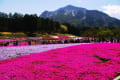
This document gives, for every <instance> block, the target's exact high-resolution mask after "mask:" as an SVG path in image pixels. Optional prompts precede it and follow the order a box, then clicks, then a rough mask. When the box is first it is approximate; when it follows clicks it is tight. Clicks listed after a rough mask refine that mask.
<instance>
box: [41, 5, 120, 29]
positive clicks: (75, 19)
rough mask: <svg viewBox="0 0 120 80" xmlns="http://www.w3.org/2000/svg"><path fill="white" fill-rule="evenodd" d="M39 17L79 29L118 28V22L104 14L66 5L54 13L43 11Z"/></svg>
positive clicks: (119, 23) (119, 21)
mask: <svg viewBox="0 0 120 80" xmlns="http://www.w3.org/2000/svg"><path fill="white" fill-rule="evenodd" d="M40 17H42V18H49V19H52V20H55V21H59V22H66V23H70V24H72V25H74V26H77V27H79V28H81V27H90V26H95V27H99V26H107V27H119V26H120V20H118V19H116V18H112V17H110V16H109V15H107V14H105V13H104V12H101V11H98V10H88V9H85V8H80V7H76V6H72V5H67V6H65V7H62V8H59V9H57V10H55V11H45V12H43V13H42V14H41V15H40Z"/></svg>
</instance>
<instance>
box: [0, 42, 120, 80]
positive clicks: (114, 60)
mask: <svg viewBox="0 0 120 80" xmlns="http://www.w3.org/2000/svg"><path fill="white" fill-rule="evenodd" d="M119 59H120V44H118V43H114V44H112V43H98V44H84V45H77V46H72V47H66V48H59V49H55V50H50V51H48V52H42V53H40V54H31V55H26V56H22V57H19V58H15V59H7V60H4V61H1V62H0V80H112V79H113V78H115V77H116V76H118V75H119V74H120V60H119Z"/></svg>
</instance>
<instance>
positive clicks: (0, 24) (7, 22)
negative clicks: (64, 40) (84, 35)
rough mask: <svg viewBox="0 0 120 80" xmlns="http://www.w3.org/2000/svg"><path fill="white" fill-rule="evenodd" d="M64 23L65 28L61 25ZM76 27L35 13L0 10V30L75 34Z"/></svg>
mask: <svg viewBox="0 0 120 80" xmlns="http://www.w3.org/2000/svg"><path fill="white" fill-rule="evenodd" d="M61 25H64V26H65V27H66V28H67V30H64V28H62V27H61ZM77 31H78V29H77V28H76V27H74V26H72V25H69V24H67V23H60V22H56V21H53V20H50V19H44V18H40V17H38V16H37V15H35V14H33V15H29V14H25V15H23V14H20V13H14V14H12V13H9V14H6V13H2V12H0V32H24V33H33V32H41V33H42V32H47V33H69V34H76V33H78V32H77Z"/></svg>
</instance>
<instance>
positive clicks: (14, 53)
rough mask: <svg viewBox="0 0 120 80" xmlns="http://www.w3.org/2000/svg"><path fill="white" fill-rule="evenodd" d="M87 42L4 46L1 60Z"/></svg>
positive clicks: (0, 56) (0, 50)
mask: <svg viewBox="0 0 120 80" xmlns="http://www.w3.org/2000/svg"><path fill="white" fill-rule="evenodd" d="M80 44H87V43H70V44H48V45H34V46H20V47H3V48H0V60H5V59H10V58H16V57H19V56H22V55H28V54H32V53H40V52H44V51H48V50H51V49H56V48H63V47H68V46H74V45H80Z"/></svg>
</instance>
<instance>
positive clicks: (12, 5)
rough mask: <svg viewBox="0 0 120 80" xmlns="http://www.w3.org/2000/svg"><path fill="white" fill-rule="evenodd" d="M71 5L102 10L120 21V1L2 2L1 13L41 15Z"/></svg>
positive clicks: (12, 0) (19, 0)
mask: <svg viewBox="0 0 120 80" xmlns="http://www.w3.org/2000/svg"><path fill="white" fill-rule="evenodd" d="M69 4H70V5H74V6H78V7H83V8H87V9H90V10H100V11H103V12H105V13H107V14H109V15H110V16H112V17H116V18H119V19H120V0H0V12H5V13H10V12H12V13H14V12H18V13H23V14H25V13H29V14H35V13H36V14H38V15H40V14H41V13H42V12H43V11H45V10H48V11H54V10H56V9H58V8H60V7H64V6H66V5H69Z"/></svg>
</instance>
